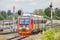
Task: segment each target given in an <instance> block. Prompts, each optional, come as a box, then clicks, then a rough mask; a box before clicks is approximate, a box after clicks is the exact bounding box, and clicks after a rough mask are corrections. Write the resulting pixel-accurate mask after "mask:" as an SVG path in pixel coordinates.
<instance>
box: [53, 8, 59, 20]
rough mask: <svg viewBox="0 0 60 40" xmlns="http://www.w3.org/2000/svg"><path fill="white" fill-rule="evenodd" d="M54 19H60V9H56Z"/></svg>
mask: <svg viewBox="0 0 60 40" xmlns="http://www.w3.org/2000/svg"><path fill="white" fill-rule="evenodd" d="M54 19H60V9H59V8H55V15H54Z"/></svg>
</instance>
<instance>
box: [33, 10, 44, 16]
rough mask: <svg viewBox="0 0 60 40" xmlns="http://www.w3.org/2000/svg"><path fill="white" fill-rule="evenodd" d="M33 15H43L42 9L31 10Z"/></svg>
mask: <svg viewBox="0 0 60 40" xmlns="http://www.w3.org/2000/svg"><path fill="white" fill-rule="evenodd" d="M33 14H34V15H40V16H44V12H43V10H42V9H36V10H35V11H34V12H33Z"/></svg>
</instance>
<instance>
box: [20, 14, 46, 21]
mask: <svg viewBox="0 0 60 40" xmlns="http://www.w3.org/2000/svg"><path fill="white" fill-rule="evenodd" d="M19 18H33V20H38V19H39V20H46V18H44V17H43V16H37V15H34V16H20V17H19Z"/></svg>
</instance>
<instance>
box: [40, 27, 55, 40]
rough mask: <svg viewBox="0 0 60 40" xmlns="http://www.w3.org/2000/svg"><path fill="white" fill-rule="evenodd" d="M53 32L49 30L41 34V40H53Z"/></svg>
mask: <svg viewBox="0 0 60 40" xmlns="http://www.w3.org/2000/svg"><path fill="white" fill-rule="evenodd" d="M54 35H55V31H54V29H51V28H50V29H49V30H46V31H45V32H43V34H42V35H41V40H55V37H54Z"/></svg>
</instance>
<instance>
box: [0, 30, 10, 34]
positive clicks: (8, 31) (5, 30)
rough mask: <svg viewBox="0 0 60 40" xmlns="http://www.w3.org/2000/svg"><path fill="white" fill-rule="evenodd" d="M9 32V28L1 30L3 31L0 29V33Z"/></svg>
mask: <svg viewBox="0 0 60 40" xmlns="http://www.w3.org/2000/svg"><path fill="white" fill-rule="evenodd" d="M9 32H11V30H9V29H6V30H3V31H0V34H3V33H9Z"/></svg>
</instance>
